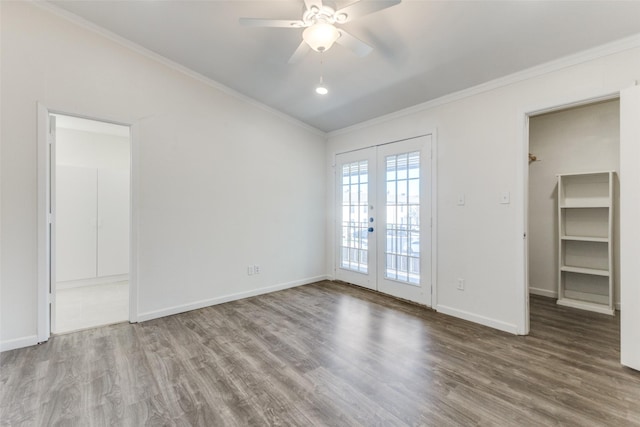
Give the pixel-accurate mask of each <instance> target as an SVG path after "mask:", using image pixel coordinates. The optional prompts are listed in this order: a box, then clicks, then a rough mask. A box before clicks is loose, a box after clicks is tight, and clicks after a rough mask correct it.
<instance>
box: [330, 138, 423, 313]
mask: <svg viewBox="0 0 640 427" xmlns="http://www.w3.org/2000/svg"><path fill="white" fill-rule="evenodd" d="M431 152H432V137H431V135H426V136H420V137H417V138H412V139H407V140H404V141H399V142H394V143H389V144H383V145H379V146H375V147H369V148H365V149H361V150H356V151H351V152H347V153H342V154H337V155H336V195H337V200H336V207H337V209H336V218H337V224H338V226H337V227H336V228H337V236H336V237H337V240H336V241H337V248H336V255H337V257H336V276H335V277H336V279H338V280H342V281H345V282H348V283H353V284H356V285H359V286H363V287H366V288H369V289H372V290H376V291H380V292H383V293H386V294H389V295H393V296H396V297H399V298H403V299H406V300H410V301H414V302H417V303H419V304H423V305H427V306H431V305H432V242H433V241H432V232H431V230H432V198H433V196H432V194H433V191H432V190H433V179H432V169H433V168H432V164H431V157H432V156H431Z"/></svg>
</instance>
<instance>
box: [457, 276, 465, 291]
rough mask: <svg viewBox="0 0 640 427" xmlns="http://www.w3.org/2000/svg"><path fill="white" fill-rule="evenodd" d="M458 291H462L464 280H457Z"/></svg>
mask: <svg viewBox="0 0 640 427" xmlns="http://www.w3.org/2000/svg"><path fill="white" fill-rule="evenodd" d="M458 290H459V291H464V279H458Z"/></svg>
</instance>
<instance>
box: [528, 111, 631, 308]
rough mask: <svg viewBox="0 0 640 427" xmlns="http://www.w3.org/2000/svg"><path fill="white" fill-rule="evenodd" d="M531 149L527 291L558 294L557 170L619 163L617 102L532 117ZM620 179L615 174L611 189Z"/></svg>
mask: <svg viewBox="0 0 640 427" xmlns="http://www.w3.org/2000/svg"><path fill="white" fill-rule="evenodd" d="M529 151H530V152H531V153H533V154H534V155H535V156H536V157H537V158H538V160H539V161H536V162H533V163H531V164H530V165H529V291H530V292H531V293H533V294H538V295H544V296H549V297H554V298H556V297H557V295H558V203H557V195H558V193H557V184H558V180H557V177H556V175H558V174H565V173H581V172H595V171H609V170H613V171H616V172H619V166H620V101H619V100H617V99H616V100H611V101H607V102H600V103H596V104H590V105H586V106H582V107H577V108H571V109H568V110H563V111H557V112H553V113H548V114H543V115H540V116H536V117H532V118H531V120H530V121H529ZM619 188H620V186H619V184H618V181H617V179H616V183H615V189H616V192H617V193H618V192H619V191H618V190H619ZM619 224H620V203H619V197H615V199H614V236H613V237H614V240H613V241H614V246H613V260H614V270H613V271H614V276H613V277H614V282H615V302H616V303H617V304H618V307H619V303H620V277H619V274H618V272H619V271H620V257H619V254H620V229H619Z"/></svg>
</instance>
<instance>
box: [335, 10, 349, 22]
mask: <svg viewBox="0 0 640 427" xmlns="http://www.w3.org/2000/svg"><path fill="white" fill-rule="evenodd" d="M348 17H349V16H348V15H347V14H346V13H344V12H343V13H339V14H337V15H336V22H338V23H342V22H345V21H346V20H347V18H348Z"/></svg>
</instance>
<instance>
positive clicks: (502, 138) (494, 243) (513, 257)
mask: <svg viewBox="0 0 640 427" xmlns="http://www.w3.org/2000/svg"><path fill="white" fill-rule="evenodd" d="M623 49H627V45H625V47H624V48H623ZM593 57H594V56H590V57H588V58H587V57H585V58H586V59H584V61H583V62H582V63H580V64H578V65H571V63H570V62H569V61H566V62H564V61H563V62H562V64H560V63H559V64H557V65H553V66H548V67H547V66H545V67H540V68H539V69H538V70H531V71H529V72H528V73H526V78H525V77H523V78H509V79H505V81H506V82H507V83H508V84H506V83H505V84H493V83H490V84H487V85H484V86H482V87H479V88H474V89H473V90H471V91H469V93H468V94H457V95H452V96H450V97H448V98H445V99H443V100H438V101H435V102H432V103H430V104H425V105H423V106H420V107H416V108H412V109H409V110H407V111H405V112H398V113H396V114H393V115H391V116H388V117H383V118H380V119H379V120H375V121H372V122H369V123H365V124H362V125H359V126H355V127H353V128H351V129H346V130H343V131H339V132H334V133H332V134H330V135H329V141H328V145H327V151H326V159H327V163H328V167H327V174H326V176H327V180H328V182H329V185H328V188H333V184H332V183H333V179H334V176H333V170H332V168H331V167H330V165H331V164H332V163H331V162H333V159H334V157H335V153H336V152H340V151H344V150H349V149H354V148H358V147H364V146H368V145H373V144H378V143H383V142H387V141H393V140H396V139H399V138H403V137H408V136H411V135H417V134H421V133H424V131H425V130H429V129H437V145H438V158H437V162H438V200H437V205H438V212H437V224H438V229H437V233H438V242H437V245H438V251H437V257H438V261H437V285H436V286H437V305H436V308H437V309H438V310H440V311H442V312H444V313H448V314H452V315H455V316H458V317H462V318H466V319H469V320H473V321H476V322H479V323H482V324H486V325H490V326H493V327H496V328H500V329H503V330H506V331H510V332H514V333H522V332H523V331H525V330H526V320H525V316H524V303H523V302H521V301H523V296H522V292H523V288H522V283H523V277H522V276H521V275H520V270H521V268H522V267H519V266H521V265H522V261H523V260H522V256H521V255H520V254H522V251H523V246H524V245H523V233H524V230H523V229H522V223H523V220H522V218H523V216H524V212H523V210H522V206H523V202H522V199H523V197H524V184H523V183H522V182H521V175H520V173H519V171H522V170H523V168H525V167H526V166H525V165H526V160H525V159H526V152H524V151H523V147H522V140H523V135H524V129H523V128H522V127H520V125H522V124H524V120H523V117H524V113H525V112H528V111H535V110H538V109H542V108H544V107H551V106H554V105H560V104H563V103H568V102H575V101H577V100H582V99H587V98H591V97H594V96H599V95H602V94H604V93H612V92H616V91H619V90H620V89H621V88H625V87H629V86H631V85H633V82H634V80H639V79H640V43H639V42H638V40H637V39H636V41H634V43H633V47H632V48H629V49H627V50H620V51H619V52H618V53H613V54H610V55H608V56H604V57H600V58H597V59H592V58H593ZM548 70H552V71H548ZM417 90H418V88H417ZM502 192H510V194H511V202H512V203H511V204H506V205H504V204H500V203H499V199H500V194H501V193H502ZM460 193H464V194H465V195H466V204H465V206H457V204H456V201H457V195H458V194H460ZM327 206H328V221H327V227H328V228H329V229H330V230H332V229H333V227H334V223H333V218H334V199H333V195H330V196H328V197H327ZM333 236H334V234H333V233H331V232H329V233H328V234H327V255H326V259H327V263H328V264H327V269H328V270H329V271H333V270H334V259H335V257H334V249H333V248H334V241H333ZM459 277H461V278H464V279H465V290H464V291H459V290H457V289H456V280H457V278H459Z"/></svg>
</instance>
